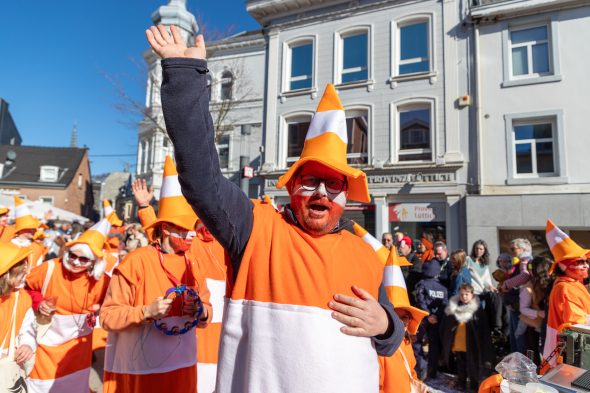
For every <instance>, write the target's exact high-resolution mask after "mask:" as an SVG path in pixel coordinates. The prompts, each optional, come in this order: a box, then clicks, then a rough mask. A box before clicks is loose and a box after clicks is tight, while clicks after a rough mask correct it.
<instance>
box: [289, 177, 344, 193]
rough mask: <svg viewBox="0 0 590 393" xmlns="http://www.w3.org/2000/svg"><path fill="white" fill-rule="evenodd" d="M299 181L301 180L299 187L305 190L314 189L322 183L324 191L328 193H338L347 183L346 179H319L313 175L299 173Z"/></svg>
mask: <svg viewBox="0 0 590 393" xmlns="http://www.w3.org/2000/svg"><path fill="white" fill-rule="evenodd" d="M299 181H300V182H301V187H303V189H304V190H306V191H315V190H317V188H318V187H319V186H320V184H321V183H324V185H325V186H326V191H327V192H328V193H330V194H338V193H340V192H342V190H344V189H346V185H347V183H346V180H342V179H321V178H319V177H315V176H314V175H300V176H299Z"/></svg>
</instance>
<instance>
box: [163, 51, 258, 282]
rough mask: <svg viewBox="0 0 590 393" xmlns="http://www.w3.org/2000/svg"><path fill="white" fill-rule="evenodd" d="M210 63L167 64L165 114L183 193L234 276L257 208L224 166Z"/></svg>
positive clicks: (171, 61)
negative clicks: (212, 111) (222, 250)
mask: <svg viewBox="0 0 590 393" xmlns="http://www.w3.org/2000/svg"><path fill="white" fill-rule="evenodd" d="M207 72H208V70H207V62H206V61H205V60H198V59H187V58H169V59H164V60H162V89H161V99H162V110H163V112H164V120H165V122H166V130H167V131H168V135H169V136H170V139H171V140H172V143H173V144H174V153H175V157H176V167H177V170H178V179H179V181H180V185H181V187H182V193H183V194H184V196H185V197H186V199H187V200H188V202H189V203H190V205H191V206H192V208H193V210H194V211H195V213H197V215H198V216H199V218H200V219H201V220H202V221H203V223H204V224H205V226H206V227H207V229H208V230H209V231H210V232H211V233H212V234H213V236H215V238H216V239H217V241H219V243H220V244H221V245H222V246H223V248H225V250H226V251H227V252H228V253H229V256H230V258H231V261H232V267H233V274H234V277H235V275H237V272H238V269H239V264H240V261H241V256H242V253H243V252H244V249H245V248H246V244H247V243H248V239H249V238H250V234H251V232H252V224H253V213H252V208H253V204H252V202H251V201H250V200H249V199H248V197H247V196H246V195H244V193H243V192H242V190H241V189H240V188H239V187H238V186H237V185H235V184H234V183H232V182H231V181H229V180H228V179H226V178H225V177H224V176H223V175H222V173H221V169H220V167H219V157H218V155H217V149H216V148H215V132H214V129H213V120H212V119H211V114H210V113H209V94H208V92H207Z"/></svg>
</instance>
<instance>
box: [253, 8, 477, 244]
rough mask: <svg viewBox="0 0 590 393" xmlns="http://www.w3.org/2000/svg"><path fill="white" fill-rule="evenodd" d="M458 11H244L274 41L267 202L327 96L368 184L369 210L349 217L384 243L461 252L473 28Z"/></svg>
mask: <svg viewBox="0 0 590 393" xmlns="http://www.w3.org/2000/svg"><path fill="white" fill-rule="evenodd" d="M461 4H463V3H462V2H458V1H454V0H445V1H435V0H432V1H388V2H383V1H353V2H350V1H338V0H332V1H323V2H321V3H319V4H318V3H314V2H311V3H310V2H309V1H302V0H285V1H282V2H281V3H280V4H278V3H277V2H273V1H265V0H252V1H248V2H247V9H248V12H249V13H250V14H251V15H252V16H253V17H254V18H256V19H257V20H258V21H259V22H260V24H261V25H263V26H264V32H265V36H266V39H267V49H266V51H267V52H266V56H267V59H266V64H267V69H266V86H265V97H266V101H265V113H264V121H263V124H264V135H263V144H264V154H263V165H262V170H261V177H262V178H263V179H264V186H265V187H264V189H265V193H267V194H269V195H270V196H272V197H273V198H274V200H275V203H276V204H278V205H281V204H285V203H288V195H287V192H286V191H285V190H284V189H283V190H277V189H276V187H275V184H276V182H277V179H278V177H279V176H280V175H282V174H283V173H285V171H286V169H287V168H288V167H289V165H290V164H292V163H293V162H294V161H295V160H296V159H297V157H298V156H299V154H300V152H301V149H302V146H303V141H304V139H305V133H306V131H307V126H308V124H309V121H310V119H311V116H312V114H313V112H314V111H315V108H316V107H317V104H318V102H319V99H320V98H321V94H322V92H323V89H324V87H325V86H326V85H327V84H328V83H334V85H335V86H336V89H337V90H338V92H339V95H340V98H341V100H342V102H343V105H344V106H345V110H346V117H347V124H348V133H349V138H348V139H349V145H350V146H349V150H348V158H349V163H351V164H353V165H356V166H358V167H359V168H360V169H362V170H363V171H365V172H366V173H367V176H368V182H369V191H370V194H371V196H372V203H371V204H368V205H362V204H354V203H352V204H349V206H348V207H347V211H346V213H345V214H346V215H347V216H349V217H351V218H353V219H355V220H357V221H358V222H359V223H361V225H364V226H365V227H366V228H367V229H368V230H369V231H371V232H373V233H375V234H376V235H377V236H380V235H381V233H383V232H386V231H394V230H401V231H404V232H407V233H409V234H410V235H411V236H413V237H420V236H421V234H422V232H423V231H426V232H430V233H432V234H433V235H434V237H435V240H436V239H437V238H439V239H445V240H446V241H447V243H449V246H450V247H458V246H459V245H463V243H464V241H465V237H466V233H465V230H464V229H465V227H464V222H465V218H464V197H465V194H466V192H467V187H468V185H467V183H469V181H468V180H469V177H470V174H469V169H468V161H469V153H470V151H469V141H470V138H471V136H470V135H469V131H468V130H470V129H471V128H472V127H470V126H471V122H473V116H472V112H473V109H472V107H471V106H470V101H471V97H470V96H469V92H470V85H471V82H470V75H471V74H470V72H469V66H470V64H469V61H468V58H469V52H468V51H469V45H468V40H467V39H466V38H465V36H466V35H467V34H468V33H469V29H468V28H463V27H462V25H461V22H462V19H463V18H464V17H465V16H466V12H467V11H466V10H464V9H462V8H461V7H462V6H461Z"/></svg>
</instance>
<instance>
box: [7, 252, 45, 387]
mask: <svg viewBox="0 0 590 393" xmlns="http://www.w3.org/2000/svg"><path fill="white" fill-rule="evenodd" d="M30 253H31V250H30V249H26V248H19V247H17V246H15V245H14V244H11V243H0V315H1V316H2V318H0V341H1V344H0V367H2V363H3V362H6V361H14V362H15V363H17V364H18V365H19V366H21V367H22V368H24V369H25V370H26V371H30V369H29V366H30V363H29V362H30V361H31V360H32V359H33V357H34V352H35V349H36V348H37V344H36V340H35V335H36V329H35V328H36V324H35V315H34V314H33V309H32V308H31V305H32V301H31V297H30V296H29V294H28V293H27V292H26V291H25V290H24V289H22V286H23V285H22V284H23V282H24V279H25V275H26V273H27V256H28V255H29V254H30ZM19 288H20V289H19ZM7 357H8V359H6V358H7ZM10 357H12V358H10ZM15 379H16V376H15ZM11 382H12V381H11ZM24 385H25V380H24V378H23V376H22V375H21V376H20V377H19V378H18V379H17V380H16V381H14V386H12V390H11V391H14V392H17V391H21V390H20V389H19V386H24Z"/></svg>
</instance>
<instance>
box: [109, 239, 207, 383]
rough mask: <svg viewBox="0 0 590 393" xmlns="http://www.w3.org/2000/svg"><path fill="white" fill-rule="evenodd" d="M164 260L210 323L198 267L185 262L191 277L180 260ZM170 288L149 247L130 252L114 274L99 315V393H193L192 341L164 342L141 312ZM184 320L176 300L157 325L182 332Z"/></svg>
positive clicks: (189, 337)
mask: <svg viewBox="0 0 590 393" xmlns="http://www.w3.org/2000/svg"><path fill="white" fill-rule="evenodd" d="M163 257H164V266H166V268H167V269H168V270H169V272H170V273H171V274H172V275H174V276H175V277H177V278H180V277H183V276H184V279H183V280H182V281H183V283H185V284H187V285H188V286H190V287H196V288H198V290H199V295H200V296H201V299H202V300H203V305H204V306H205V307H206V308H207V311H208V315H209V319H210V318H211V315H212V312H211V305H210V303H209V290H208V288H207V284H206V281H205V277H204V276H203V275H202V273H201V272H202V271H203V268H202V266H200V261H198V260H196V259H195V258H192V257H190V256H189V261H190V263H191V265H192V272H193V274H190V273H189V272H187V271H186V264H185V259H184V257H183V256H180V255H174V254H163ZM173 286H174V285H173V283H172V282H171V280H170V279H169V278H168V276H167V275H166V273H165V271H164V269H162V267H161V264H160V260H159V257H158V253H157V251H156V249H155V248H154V247H152V246H147V247H142V248H139V249H137V250H135V251H133V252H132V253H130V254H129V255H128V256H127V257H126V258H125V259H124V260H123V262H121V264H120V265H119V266H118V267H117V269H115V273H114V275H113V278H112V280H111V285H110V286H109V290H108V292H107V295H106V298H105V301H104V304H103V307H102V309H101V313H100V320H101V324H102V327H103V328H104V329H105V330H107V331H108V332H109V334H108V339H107V348H106V354H105V374H104V386H103V392H119V393H120V392H122V393H125V392H146V391H148V392H156V391H187V392H188V391H193V392H194V391H195V390H196V360H197V359H196V348H197V344H196V335H195V334H193V333H192V332H188V333H186V334H183V335H179V336H166V335H165V334H164V333H163V332H161V331H159V330H157V329H156V328H155V327H154V326H153V324H152V323H150V322H144V315H143V309H144V306H145V305H149V304H151V303H152V302H153V301H154V300H155V299H156V298H158V297H160V296H164V294H165V293H166V291H167V290H168V289H169V288H171V287H173ZM188 320H190V319H189V318H187V317H186V316H182V312H181V299H180V298H177V299H176V300H175V301H174V302H173V306H172V310H171V311H170V313H169V315H168V316H167V317H166V318H163V319H162V321H163V322H165V323H167V324H168V327H172V326H180V327H182V326H183V325H184V323H185V322H187V321H188Z"/></svg>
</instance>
